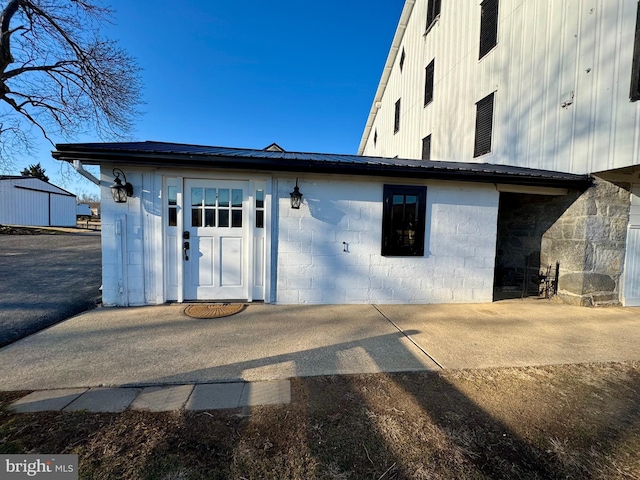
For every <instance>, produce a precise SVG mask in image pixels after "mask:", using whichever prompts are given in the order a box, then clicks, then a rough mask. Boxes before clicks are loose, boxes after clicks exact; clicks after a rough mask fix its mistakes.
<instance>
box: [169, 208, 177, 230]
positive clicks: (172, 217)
mask: <svg viewBox="0 0 640 480" xmlns="http://www.w3.org/2000/svg"><path fill="white" fill-rule="evenodd" d="M169 226H170V227H177V226H178V209H177V208H176V207H169Z"/></svg>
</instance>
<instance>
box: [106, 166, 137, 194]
mask: <svg viewBox="0 0 640 480" xmlns="http://www.w3.org/2000/svg"><path fill="white" fill-rule="evenodd" d="M113 176H114V177H115V178H114V179H113V185H111V195H113V200H114V202H116V203H126V202H127V197H131V196H133V185H131V184H130V183H129V182H127V177H126V176H125V174H124V172H123V171H122V170H120V169H119V168H114V169H113ZM121 176H122V178H123V179H124V185H123V184H122V180H120V177H121Z"/></svg>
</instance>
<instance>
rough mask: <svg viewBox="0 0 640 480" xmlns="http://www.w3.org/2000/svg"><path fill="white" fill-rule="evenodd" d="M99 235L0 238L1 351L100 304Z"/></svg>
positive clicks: (13, 236) (1, 236)
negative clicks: (17, 341)
mask: <svg viewBox="0 0 640 480" xmlns="http://www.w3.org/2000/svg"><path fill="white" fill-rule="evenodd" d="M100 284H101V253H100V235H99V233H98V234H75V233H74V234H59V235H0V347H2V346H4V345H7V344H9V343H12V342H15V341H16V340H19V339H20V338H23V337H25V336H27V335H30V334H32V333H34V332H37V331H38V330H42V329H43V328H46V327H48V326H50V325H53V324H55V323H57V322H59V321H61V320H64V319H66V318H69V317H71V316H73V315H76V314H78V313H80V312H83V311H85V310H88V309H91V308H93V307H95V306H96V305H97V304H98V303H99V302H100V298H101V296H100V291H99V288H100Z"/></svg>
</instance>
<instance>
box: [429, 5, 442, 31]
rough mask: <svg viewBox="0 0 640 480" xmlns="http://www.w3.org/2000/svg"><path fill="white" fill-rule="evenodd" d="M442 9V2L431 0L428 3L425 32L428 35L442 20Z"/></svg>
mask: <svg viewBox="0 0 640 480" xmlns="http://www.w3.org/2000/svg"><path fill="white" fill-rule="evenodd" d="M441 7H442V0H429V1H428V2H427V28H426V30H425V31H426V32H427V33H428V32H429V30H431V28H432V27H433V25H435V23H436V22H437V21H438V19H439V18H440V9H441Z"/></svg>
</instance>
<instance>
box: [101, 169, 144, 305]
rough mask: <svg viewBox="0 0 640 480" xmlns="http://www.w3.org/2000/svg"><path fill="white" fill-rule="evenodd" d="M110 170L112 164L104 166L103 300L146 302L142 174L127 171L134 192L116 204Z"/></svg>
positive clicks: (130, 303) (131, 303)
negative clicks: (110, 186) (112, 195)
mask: <svg viewBox="0 0 640 480" xmlns="http://www.w3.org/2000/svg"><path fill="white" fill-rule="evenodd" d="M111 170H112V166H106V167H103V168H102V169H101V184H102V185H101V198H102V201H101V208H102V303H103V304H104V305H106V306H114V305H120V306H124V305H144V304H145V303H146V302H145V273H144V263H145V262H144V255H145V249H144V243H145V242H144V232H143V228H142V202H141V192H142V191H143V175H142V173H136V172H129V171H127V172H126V175H127V181H128V182H129V183H131V184H132V185H133V191H134V195H133V197H130V198H129V199H128V200H127V202H126V203H115V202H114V201H113V198H112V197H111V190H110V189H109V185H111V184H112V183H113V175H112V174H111ZM123 247H124V248H123Z"/></svg>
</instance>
